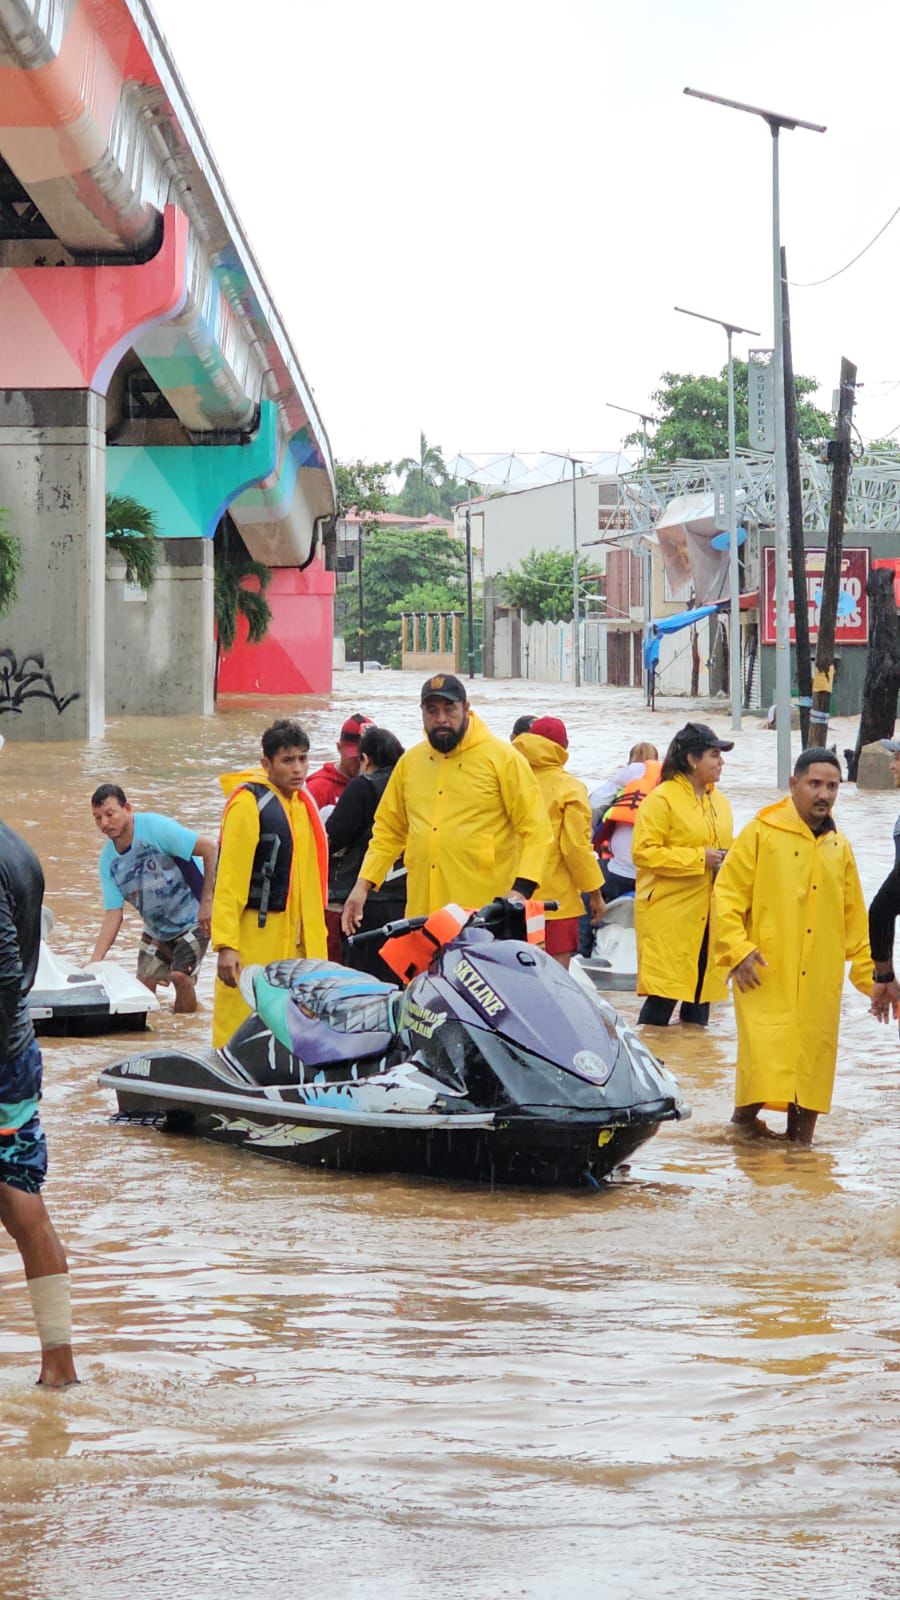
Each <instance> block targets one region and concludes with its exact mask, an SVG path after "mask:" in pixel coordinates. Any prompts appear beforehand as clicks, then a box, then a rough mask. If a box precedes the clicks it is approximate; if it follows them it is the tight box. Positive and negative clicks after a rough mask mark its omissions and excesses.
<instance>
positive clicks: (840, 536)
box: [809, 356, 856, 745]
mask: <svg viewBox="0 0 900 1600" xmlns="http://www.w3.org/2000/svg"><path fill="white" fill-rule="evenodd" d="M855 394H856V368H855V366H854V365H853V362H852V361H848V360H847V358H846V356H844V357H842V359H841V387H840V391H839V395H838V412H837V421H836V423H835V429H834V440H833V442H832V444H831V445H830V446H829V450H828V454H829V457H830V459H831V462H832V469H831V510H830V514H829V517H828V544H827V547H826V550H825V571H824V572H823V574H822V605H821V609H820V611H819V637H818V641H817V644H816V675H815V677H814V679H813V692H812V702H813V703H812V710H811V711H810V714H809V722H810V731H809V736H810V739H811V740H812V742H813V744H815V745H825V744H826V742H827V739H828V713H829V711H830V709H831V688H832V684H833V682H834V633H835V627H836V624H837V608H838V598H839V596H840V589H841V556H842V554H843V549H844V518H845V516H846V512H847V491H848V489H849V487H850V463H851V460H852V452H851V428H852V424H853V401H854V398H855Z"/></svg>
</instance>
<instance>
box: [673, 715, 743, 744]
mask: <svg viewBox="0 0 900 1600" xmlns="http://www.w3.org/2000/svg"><path fill="white" fill-rule="evenodd" d="M672 743H673V744H677V746H678V748H679V750H733V749H734V740H733V739H720V738H719V737H718V735H717V734H715V733H713V731H712V728H708V727H707V725H706V723H705V722H686V723H685V725H684V727H683V728H679V730H678V732H677V733H676V735H675V737H674V739H673V740H672Z"/></svg>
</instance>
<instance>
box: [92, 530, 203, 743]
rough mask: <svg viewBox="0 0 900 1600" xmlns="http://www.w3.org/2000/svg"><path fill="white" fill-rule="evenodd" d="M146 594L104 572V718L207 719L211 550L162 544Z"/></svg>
mask: <svg viewBox="0 0 900 1600" xmlns="http://www.w3.org/2000/svg"><path fill="white" fill-rule="evenodd" d="M163 551H164V560H163V561H162V562H161V563H160V565H159V566H158V568H157V572H156V581H155V583H154V584H153V587H152V589H150V590H148V591H147V592H146V593H144V591H143V590H135V589H133V588H131V587H130V586H129V585H127V584H126V582H125V564H124V562H123V561H122V559H121V557H120V556H119V555H118V554H116V553H115V552H110V554H109V556H108V557H107V565H106V680H107V689H106V710H107V714H108V715H109V716H111V717H117V716H137V717H140V716H150V717H152V716H155V717H166V716H180V715H188V714H193V715H201V716H208V715H209V714H210V713H211V712H212V710H213V673H214V670H215V646H214V643H213V547H212V542H211V540H209V539H199V538H197V539H166V540H164V541H163Z"/></svg>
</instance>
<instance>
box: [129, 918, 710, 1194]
mask: <svg viewBox="0 0 900 1600" xmlns="http://www.w3.org/2000/svg"><path fill="white" fill-rule="evenodd" d="M426 920H427V919H425V918H423V917H417V918H412V919H404V920H403V921H402V922H396V923H393V924H390V925H389V926H388V927H387V928H385V929H381V930H379V932H378V933H375V934H372V933H366V934H362V935H357V939H371V938H386V939H391V938H396V937H399V936H401V935H404V934H407V933H409V932H410V931H411V930H415V929H418V928H421V927H422V926H423V925H424V923H425V922H426ZM525 933H526V924H525V912H524V908H523V907H522V906H521V905H519V904H518V903H517V902H513V901H506V900H499V901H494V902H493V903H492V904H491V905H490V906H486V907H484V909H483V910H482V911H480V912H478V913H477V914H473V915H472V916H471V917H469V919H468V921H467V922H466V923H465V925H464V926H463V927H462V928H461V930H460V931H459V932H458V933H457V934H456V935H455V936H454V937H452V938H451V939H450V941H449V942H448V943H446V944H444V945H442V946H440V947H437V948H436V949H435V952H434V955H433V958H432V959H431V961H430V964H429V966H428V968H427V970H425V971H422V972H419V973H418V975H417V976H415V977H413V978H412V980H411V981H410V982H409V984H408V986H407V987H406V988H404V989H400V988H395V987H394V986H393V985H391V984H387V983H382V982H380V981H379V980H378V979H376V978H372V977H369V976H368V975H366V974H363V973H359V972H354V971H352V970H351V969H350V968H348V967H343V966H339V965H337V964H336V963H333V962H329V961H314V960H297V961H278V962H274V963H273V964H272V965H270V966H267V967H264V968H263V967H247V968H245V970H244V971H243V973H242V974H241V987H242V990H243V993H244V996H245V999H246V1000H247V1001H248V1004H251V1005H252V1006H253V1007H254V1011H253V1014H252V1015H251V1016H250V1017H248V1018H247V1020H246V1021H245V1022H244V1023H243V1024H242V1025H241V1027H240V1028H239V1029H238V1030H237V1032H236V1033H235V1034H234V1035H233V1036H232V1038H231V1039H230V1040H229V1042H228V1044H227V1045H226V1046H225V1047H224V1048H223V1049H221V1050H212V1049H192V1048H189V1049H186V1050H159V1051H155V1050H142V1051H141V1052H140V1053H139V1054H135V1055H131V1056H127V1057H125V1058H124V1059H123V1060H121V1061H119V1062H117V1063H116V1064H115V1065H114V1066H111V1067H108V1068H107V1069H106V1070H105V1071H104V1072H102V1073H101V1075H100V1083H101V1084H102V1085H104V1087H106V1088H109V1089H114V1090H115V1093H116V1096H117V1099H118V1104H119V1116H120V1119H121V1120H128V1121H135V1120H136V1121H147V1122H155V1123H158V1124H159V1125H160V1126H162V1127H164V1128H166V1129H168V1130H171V1131H183V1132H187V1133H193V1134H197V1135H199V1136H200V1137H202V1138H205V1139H212V1140H215V1141H216V1142H218V1143H224V1144H232V1145H237V1146H241V1147H242V1148H244V1149H248V1150H256V1151H258V1152H259V1153H260V1154H261V1155H268V1156H275V1157H278V1158H279V1159H281V1160H285V1161H297V1162H301V1163H302V1164H303V1165H305V1166H318V1167H326V1168H333V1169H340V1170H345V1171H350V1172H393V1173H397V1172H403V1173H419V1174H422V1175H423V1176H428V1177H435V1178H462V1179H468V1180H474V1181H477V1182H482V1183H491V1184H495V1183H496V1184H500V1183H503V1184H522V1185H529V1186H551V1185H552V1186H572V1185H578V1184H581V1183H591V1182H596V1181H597V1180H599V1179H601V1178H603V1177H605V1176H607V1175H608V1174H609V1173H610V1172H612V1171H613V1169H614V1168H615V1167H618V1166H619V1165H620V1164H621V1163H622V1162H624V1161H627V1160H628V1158H629V1157H630V1156H631V1155H632V1154H633V1153H634V1151H635V1150H636V1149H637V1148H638V1146H639V1145H641V1144H643V1143H644V1142H645V1140H647V1139H649V1138H650V1137H651V1135H652V1134H654V1133H655V1132H656V1130H657V1128H658V1127H659V1125H660V1123H662V1122H671V1121H677V1120H678V1119H680V1118H683V1117H688V1116H690V1109H689V1107H688V1106H686V1105H685V1103H684V1102H683V1100H682V1099H681V1097H680V1094H679V1090H678V1085H677V1083H676V1082H675V1080H674V1078H673V1077H672V1076H671V1075H670V1073H668V1072H667V1071H666V1069H665V1068H664V1067H663V1065H662V1064H661V1062H659V1061H658V1060H657V1059H656V1058H655V1056H653V1055H652V1054H651V1053H650V1051H649V1050H648V1049H647V1048H646V1046H645V1045H644V1044H642V1042H641V1040H640V1039H639V1038H638V1037H637V1035H636V1034H635V1033H634V1032H633V1031H632V1030H631V1029H630V1028H629V1027H627V1026H626V1024H625V1023H623V1021H622V1020H621V1018H620V1017H619V1016H618V1015H617V1014H616V1012H615V1011H614V1010H613V1008H612V1006H610V1005H609V1004H608V1003H607V1001H605V1000H604V999H603V998H602V997H601V996H600V995H598V994H596V993H594V992H593V990H592V988H591V985H590V983H589V982H588V981H587V980H585V979H583V978H582V979H581V981H579V980H578V979H576V978H574V977H570V976H569V975H568V973H566V972H565V971H564V970H563V968H562V967H561V966H559V964H558V963H557V962H555V961H553V960H552V959H551V958H550V957H548V956H547V955H545V954H544V951H543V950H542V949H539V948H536V947H535V946H534V945H533V944H531V943H528V942H527V941H526V937H525Z"/></svg>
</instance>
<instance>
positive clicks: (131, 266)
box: [0, 0, 334, 738]
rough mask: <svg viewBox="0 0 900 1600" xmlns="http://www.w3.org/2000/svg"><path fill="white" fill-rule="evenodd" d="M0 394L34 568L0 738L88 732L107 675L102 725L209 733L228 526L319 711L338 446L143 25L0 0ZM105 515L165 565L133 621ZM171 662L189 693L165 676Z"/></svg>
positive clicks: (107, 14)
mask: <svg viewBox="0 0 900 1600" xmlns="http://www.w3.org/2000/svg"><path fill="white" fill-rule="evenodd" d="M0 394H2V396H3V402H2V404H0V506H3V507H5V509H6V512H7V522H8V527H9V531H10V533H12V534H13V535H14V536H16V537H17V538H18V539H19V540H20V544H21V548H22V555H23V572H22V578H21V583H20V590H19V596H18V600H17V603H16V605H15V607H14V609H13V610H12V611H11V613H10V614H9V616H7V617H6V618H5V619H3V620H2V621H0V651H2V648H4V647H5V651H6V655H5V656H4V655H2V653H0V713H2V712H4V711H9V712H12V713H14V715H12V716H6V717H3V719H2V720H3V731H4V732H6V731H7V730H9V731H10V732H13V733H15V734H17V735H18V736H19V737H26V738H27V737H37V738H49V737H57V738H60V737H61V738H71V737H75V736H78V735H79V734H92V733H95V732H98V731H100V729H101V727H102V721H103V715H104V700H105V697H106V694H107V692H108V691H107V684H108V683H110V682H112V681H113V680H112V678H111V672H112V671H113V670H114V672H115V678H114V683H115V691H114V693H113V694H112V695H111V696H110V709H111V710H119V711H129V710H134V711H138V710H155V711H156V712H157V713H159V712H165V711H191V710H208V709H209V708H210V705H211V696H212V671H211V667H210V662H211V659H212V626H213V623H212V566H213V540H214V539H215V536H216V531H217V528H219V527H220V526H221V524H222V519H223V518H224V517H225V516H226V514H228V516H230V518H231V524H232V526H233V528H235V529H237V531H238V533H239V534H240V537H241V540H242V541H243V544H244V546H245V547H246V551H247V553H248V554H249V555H250V556H251V557H252V558H254V559H256V560H258V561H262V562H264V563H265V564H266V565H267V566H269V567H271V568H273V569H275V571H276V573H278V574H282V575H283V576H280V577H279V578H278V581H277V584H273V593H274V592H275V591H276V589H277V591H278V593H279V594H280V595H281V596H282V600H281V603H280V619H281V621H280V625H281V629H282V634H283V635H284V639H283V641H282V643H283V644H284V645H285V648H286V650H287V655H288V656H291V654H292V657H293V659H292V668H291V673H287V671H285V677H286V678H288V677H290V679H291V681H290V683H288V682H287V681H286V682H285V688H288V687H290V688H291V689H292V690H294V689H296V688H297V678H298V673H299V675H300V676H301V677H303V676H304V671H303V668H302V658H303V657H304V649H303V640H304V637H305V636H308V637H309V638H310V639H312V640H314V641H317V643H316V644H315V646H314V648H313V649H312V650H311V651H307V652H306V662H305V681H306V686H307V687H308V688H309V689H312V690H321V689H323V688H327V687H329V685H330V670H331V640H330V616H331V596H330V589H331V583H332V580H331V576H330V574H326V573H325V572H324V563H323V557H322V530H323V525H324V524H325V523H326V522H327V519H329V518H330V517H331V516H332V515H333V511H334V476H333V469H332V465H331V458H330V452H329V447H328V440H327V437H326V435H325V432H324V429H323V427H322V424H321V421H320V419H319V417H318V414H317V412H316V409H315V406H314V404H313V402H312V399H311V396H310V394H309V391H308V389H307V386H306V383H305V380H304V378H303V374H302V371H301V369H300V366H299V363H298V362H297V359H296V356H295V355H294V352H293V349H292V347H291V344H290V340H289V338H288V335H287V333H286V331H285V329H284V327H283V326H282V324H281V321H280V319H279V317H278V314H277V312H276V311H275V309H274V307H273V306H272V304H271V302H270V300H269V297H268V294H267V291H266V289H265V286H264V283H263V281H262V278H261V275H260V273H259V269H258V268H257V265H256V262H255V260H254V258H253V254H252V251H251V250H250V247H249V245H248V243H247V241H246V239H245V238H244V236H243V233H242V231H241V228H240V225H239V223H238V222H237V219H236V218H235V217H234V215H233V214H232V212H231V209H230V205H229V202H228V199H227V196H226V194H225V191H224V188H223V186H222V184H221V180H220V179H219V175H218V173H217V171H216V168H215V164H214V162H213V160H212V157H211V155H210V153H209V151H208V149H207V147H206V145H205V142H204V139H203V135H202V132H201V131H200V129H199V127H198V126H197V125H196V122H195V120H194V117H193V113H192V111H191V109H190V106H189V103H188V101H187V99H186V96H185V95H184V93H183V90H182V87H181V84H180V81H179V79H178V75H177V71H176V69H175V67H174V64H173V62H172V60H171V58H170V56H169V54H168V51H167V48H166V46H165V42H164V40H163V39H162V37H161V35H160V34H159V32H158V30H157V29H156V26H155V23H154V21H153V19H152V16H151V15H150V12H149V10H148V9H147V6H146V4H145V3H144V0H0ZM107 493H115V494H118V495H128V496H130V497H132V498H133V499H134V500H136V501H138V502H139V504H141V505H142V506H145V507H146V508H147V509H148V510H150V511H151V512H152V513H153V515H154V517H155V519H156V524H157V528H158V531H159V533H160V534H161V535H162V536H163V538H164V539H165V540H166V545H165V547H164V548H165V552H166V559H165V560H164V561H163V565H162V568H161V574H162V576H161V580H160V581H158V582H157V584H155V585H154V586H153V588H152V589H151V590H150V591H149V592H148V593H147V594H145V595H144V596H143V598H141V597H140V596H136V597H134V599H132V598H131V597H130V596H128V595H127V594H126V590H125V586H124V584H123V582H122V573H121V569H120V567H119V566H116V564H115V562H113V564H112V565H111V566H110V569H109V574H108V577H107V574H106V562H105V553H106V543H105V532H106V518H105V498H106V495H107ZM48 573H49V577H50V581H51V585H52V587H53V588H54V590H55V591H56V590H58V591H59V593H60V594H61V595H62V596H65V597H66V603H67V604H68V605H69V607H70V610H69V614H68V621H67V624H66V626H65V627H60V626H59V625H58V622H59V621H61V619H58V618H57V615H56V611H55V610H54V609H53V608H50V607H48V604H47V588H48ZM173 575H174V576H173ZM107 591H109V595H110V598H111V604H110V606H109V607H107V606H106V595H107ZM176 595H177V600H176V598H175V597H176ZM290 597H292V598H290ZM135 600H136V601H137V603H135ZM323 617H325V619H326V623H327V625H325V626H323V623H322V618H323ZM285 619H287V620H285ZM73 624H74V625H73ZM285 641H286V643H285ZM326 646H327V648H326ZM132 647H133V648H132ZM148 652H150V657H149V658H148ZM106 653H108V655H109V658H110V660H109V664H110V672H107V670H106V667H105V663H104V655H105V654H106ZM283 653H284V650H283V651H282V654H283ZM176 656H179V657H180V659H182V660H183V661H184V662H185V663H186V670H185V671H184V672H182V673H180V674H175V675H173V673H172V672H171V670H169V671H161V670H156V667H157V661H160V662H168V664H169V668H170V669H171V664H172V662H173V660H174V659H175V657H176ZM239 656H240V660H239V661H238V662H237V663H231V665H230V668H229V670H230V673H231V676H232V678H234V676H235V674H236V673H237V676H238V677H239V678H241V676H242V674H243V677H242V681H240V682H239V683H238V684H237V685H235V686H236V687H246V688H248V689H251V688H253V687H254V686H255V685H254V682H253V681H252V680H253V679H254V674H255V676H258V675H259V674H258V672H255V665H256V664H254V663H253V662H252V660H251V657H252V651H250V652H247V651H246V650H244V651H243V652H239ZM29 659H30V660H31V663H32V665H31V667H29V665H28V661H29ZM4 660H5V661H6V668H5V669H4V668H3V666H2V663H3V661H4ZM23 661H24V662H25V663H26V664H25V666H24V667H23ZM242 661H243V667H242V666H241V662H242ZM129 663H133V665H131V666H130V665H129ZM4 673H5V676H4ZM29 674H31V678H30V685H29V692H26V689H25V687H23V685H24V684H25V682H26V680H28V679H29ZM176 679H177V681H176ZM243 680H246V681H243ZM148 682H150V683H151V684H152V688H151V689H150V690H148ZM4 683H5V685H6V691H5V693H4V690H3V684H4ZM167 685H169V686H170V687H169V688H167ZM62 702H64V704H63V703H62ZM148 702H149V703H148ZM12 724H14V726H11V725H12Z"/></svg>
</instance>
